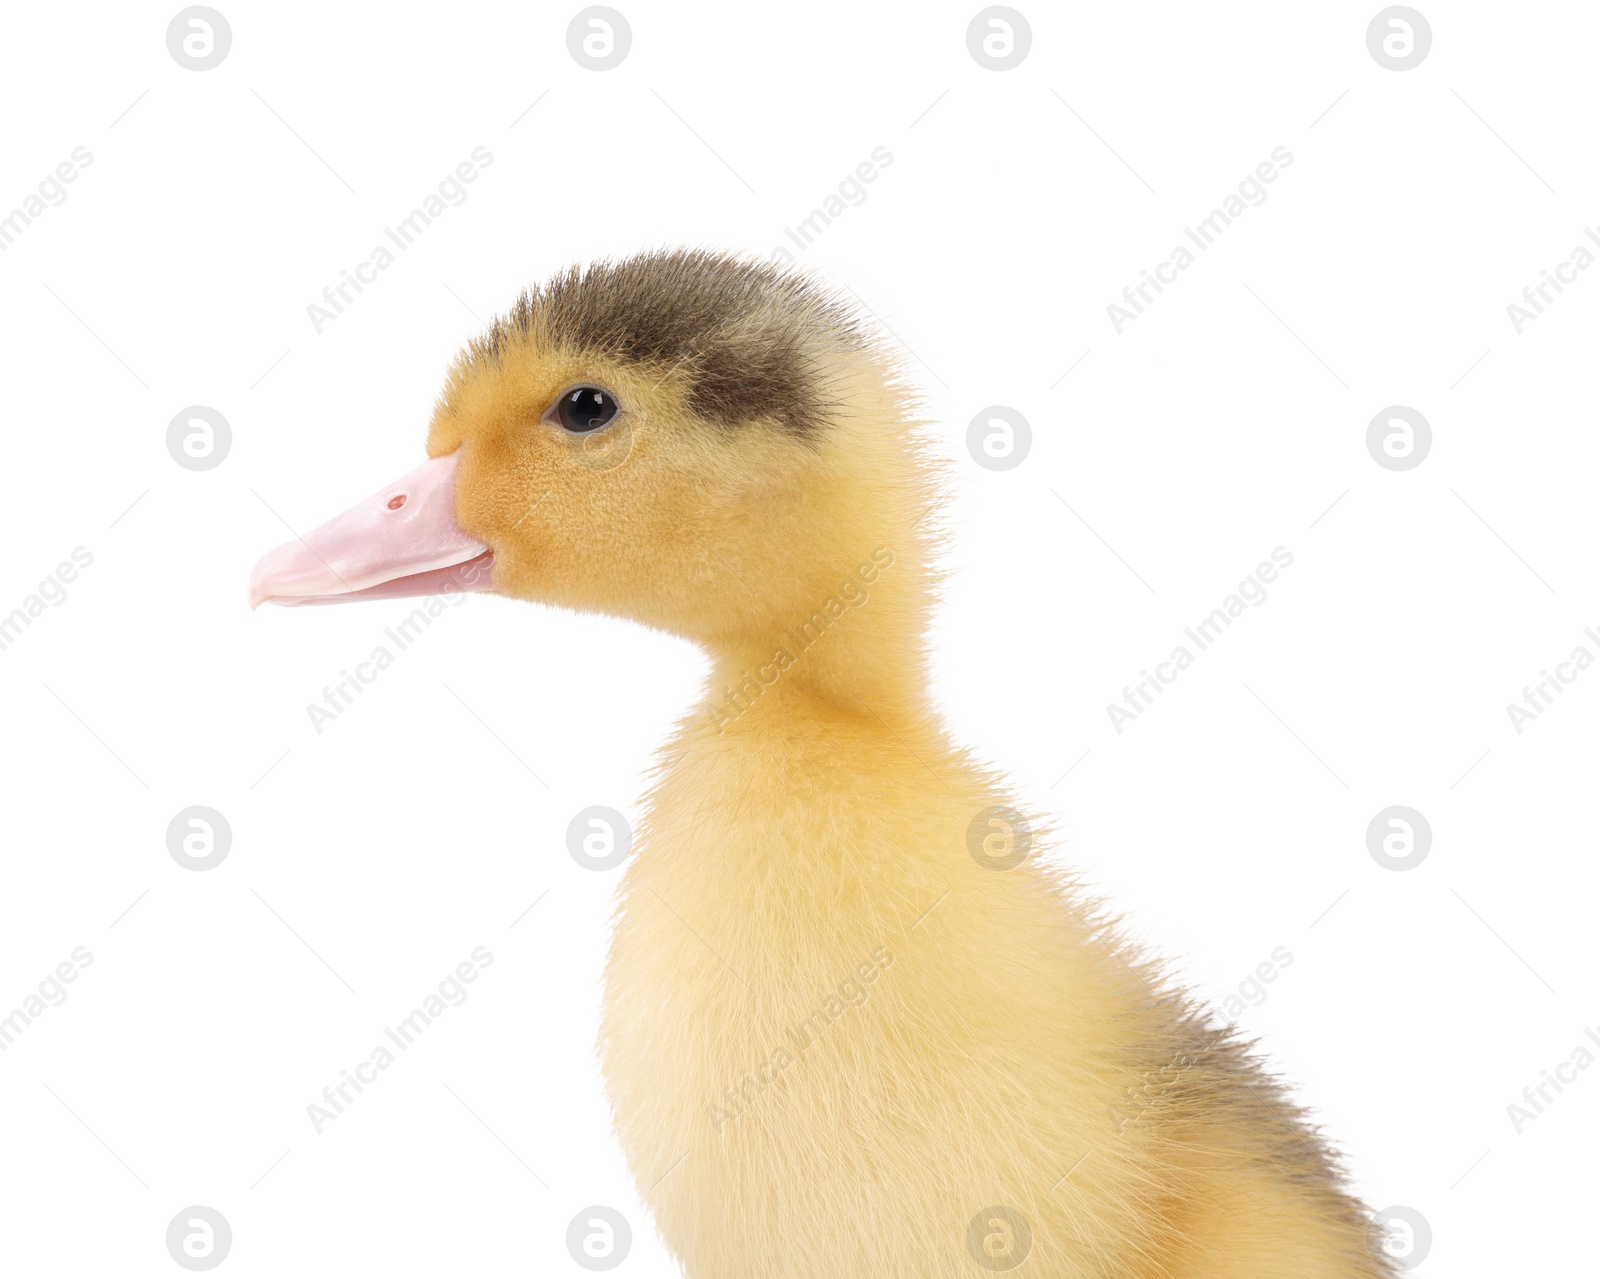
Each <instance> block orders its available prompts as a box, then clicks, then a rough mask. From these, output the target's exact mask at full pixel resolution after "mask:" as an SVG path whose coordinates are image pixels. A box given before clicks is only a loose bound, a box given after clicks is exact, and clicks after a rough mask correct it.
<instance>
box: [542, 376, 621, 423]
mask: <svg viewBox="0 0 1600 1279" xmlns="http://www.w3.org/2000/svg"><path fill="white" fill-rule="evenodd" d="M616 415H617V402H616V401H615V400H613V399H612V398H611V397H610V396H609V395H607V394H606V393H605V392H604V391H602V390H601V389H600V388H599V387H597V386H577V387H573V389H572V390H570V391H568V392H567V393H566V394H565V395H563V396H562V397H561V399H560V401H559V402H558V403H557V404H556V417H557V419H559V420H560V422H561V425H562V426H563V427H565V428H566V429H567V430H569V431H575V432H577V433H579V434H581V433H583V432H584V431H598V430H599V429H600V428H601V427H602V426H604V425H605V424H606V423H607V422H609V421H610V420H611V419H612V418H614V417H616Z"/></svg>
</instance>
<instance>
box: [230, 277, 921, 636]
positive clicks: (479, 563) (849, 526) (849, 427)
mask: <svg viewBox="0 0 1600 1279" xmlns="http://www.w3.org/2000/svg"><path fill="white" fill-rule="evenodd" d="M906 401H907V392H906V389H905V388H904V386H903V385H902V384H901V382H900V381H899V379H898V376H897V374H896V372H895V370H894V368H893V366H892V364H891V362H890V361H889V360H888V358H887V357H886V356H885V354H884V352H883V351H882V349H881V348H880V347H879V346H878V345H877V344H876V342H875V341H874V340H873V339H872V338H871V337H870V336H869V335H868V333H867V332H866V331H865V330H864V328H863V326H862V325H861V324H860V323H859V321H858V320H856V319H855V318H854V317H853V315H852V313H851V312H850V311H849V310H848V309H847V308H846V307H845V306H843V305H842V304H841V303H840V302H839V301H838V300H837V299H836V298H834V297H833V296H831V295H830V294H829V293H828V292H827V291H826V290H825V289H823V288H822V287H820V286H819V285H817V284H816V283H815V282H814V281H812V280H811V279H810V278H808V277H806V276H804V275H802V274H799V273H796V272H792V271H788V270H784V269H780V268H778V267H775V266H772V265H769V264H766V263H763V262H759V261H754V260H750V259H747V258H740V257H733V256H727V255H721V254H715V253H709V252H702V251H674V252H660V253H648V254H641V255H639V256H635V257H632V258H628V259H624V260H621V261H613V262H600V263H597V264H594V265H591V266H589V267H587V268H582V269H580V268H573V269H569V270H568V271H566V272H564V273H563V274H561V275H558V276H556V277H555V278H554V279H552V280H551V281H549V282H548V283H546V284H545V285H543V286H541V287H538V288H535V289H531V290H529V291H527V292H525V293H523V294H522V296H521V297H520V298H519V299H518V300H517V302H516V304H515V306H514V307H513V308H512V309H511V311H510V312H509V313H508V314H506V315H505V316H503V317H501V318H500V319H497V320H496V321H495V322H494V324H493V325H492V326H491V327H490V328H489V330H488V332H487V333H485V334H484V335H483V336H482V337H480V338H478V339H477V340H475V341H473V342H472V343H470V344H469V345H468V347H467V348H466V349H465V350H464V351H463V352H462V353H461V354H460V355H459V357H458V358H457V359H456V361H455V363H454V365H453V367H452V368H451V369H450V372H449V374H448V376H447V378H446V382H445V387H444V391H443V393H442V395H441V397H440V399H439V402H438V404H437V406H436V407H435V410H434V413H433V419H432V423H431V425H430V428H429V432H428V441H427V451H428V454H429V458H430V460H429V461H428V462H426V463H424V464H423V465H422V466H421V467H419V468H418V469H417V470H416V471H414V472H412V473H411V475H409V476H406V477H404V478H403V479H402V480H400V481H397V482H396V483H395V484H393V485H390V486H388V487H387V488H385V489H383V490H380V492H379V493H377V494H374V495H373V497H372V498H371V499H368V501H367V502H365V503H362V504H359V505H358V506H356V507H355V508H352V510H350V511H348V512H346V513H345V514H344V515H341V516H339V517H337V518H336V519H334V520H332V521H330V522H329V523H328V524H325V525H323V526H322V527H321V528H319V529H317V530H314V531H313V532H311V533H309V534H307V535H306V536H305V537H304V538H303V539H300V540H299V541H297V542H292V543H289V544H287V545H286V546H284V547H280V548H279V549H278V550H277V551H274V552H272V553H271V554H270V555H268V556H267V557H266V558H265V559H263V560H262V561H261V563H260V564H258V565H257V567H256V570H255V573H254V574H253V575H252V578H251V584H250V593H251V601H252V604H259V603H262V602H273V603H279V604H306V603H335V602H343V601H350V600H358V599H372V598H384V597H394V596H400V595H417V594H435V593H438V592H441V591H451V590H492V591H494V592H496V593H498V594H500V595H504V596H510V597H514V598H519V599H526V600H534V601H539V602H543V603H547V604H555V605H560V606H564V607H568V608H573V609H581V610H586V611H594V612H601V613H608V614H612V615H616V616H620V617H626V618H630V619H632V620H635V621H639V622H643V623H645V624H647V625H650V626H653V627H657V628H660V629H664V630H668V631H671V632H675V633H677V634H680V635H683V636H686V637H688V638H690V639H693V640H695V641H697V642H700V643H702V644H703V645H706V646H708V647H709V648H711V649H712V650H713V651H714V652H717V653H720V654H721V655H723V656H725V657H727V658H728V659H730V660H731V661H733V662H734V664H737V663H738V661H740V660H753V661H761V660H765V659H766V658H767V657H768V656H769V655H770V653H771V650H772V645H773V643H774V637H777V636H781V635H783V634H786V633H789V632H790V631H792V629H793V628H794V627H795V626H797V625H800V624H801V623H802V622H804V621H805V620H807V619H810V618H812V617H814V616H815V614H816V613H817V612H818V611H819V610H828V609H829V608H830V602H832V604H834V605H836V604H837V603H838V596H839V593H840V590H841V588H843V589H845V590H846V591H847V592H848V591H849V589H850V584H851V583H854V585H855V588H856V590H857V591H859V592H860V593H862V594H867V593H868V591H867V583H865V582H863V581H862V577H863V575H864V573H865V572H866V571H867V570H869V569H870V576H871V577H872V578H873V579H874V585H873V587H872V590H871V592H870V593H871V594H872V595H873V596H876V597H877V598H878V599H880V600H882V601H883V602H884V603H886V605H887V607H885V608H881V609H878V610H877V611H878V613H879V614H880V622H883V621H887V620H888V619H889V617H890V616H891V615H892V616H893V617H894V618H895V620H896V622H897V625H895V626H892V627H890V628H889V629H890V630H893V631H896V632H905V633H907V635H908V636H909V633H911V632H915V631H917V630H919V629H920V627H919V626H918V625H916V621H917V618H915V617H913V616H912V614H920V605H921V603H922V602H923V601H924V600H925V597H926V590H925V583H924V582H923V580H922V578H921V568H920V566H921V564H922V563H923V560H924V557H923V556H921V555H920V554H917V553H916V545H917V544H918V543H919V541H920V538H921V534H920V533H919V531H918V525H919V524H920V523H921V519H922V517H923V516H924V515H925V514H926V513H927V509H928V506H929V503H930V501H931V500H932V496H933V487H932V485H931V483H930V480H929V472H928V468H927V464H926V463H925V462H924V461H923V460H922V455H921V451H920V449H919V448H918V447H917V445H916V442H915V439H914V429H913V428H914V423H912V422H911V421H910V420H909V417H908V414H907V404H906ZM885 558H887V559H889V560H891V561H894V562H896V563H898V564H899V565H900V566H901V571H900V573H899V578H900V581H899V582H898V583H897V584H893V585H887V584H877V583H876V579H877V576H878V572H879V571H880V570H881V569H882V568H883V565H884V561H885ZM887 576H888V575H887V574H885V578H886V579H887ZM845 603H846V605H847V606H848V605H854V604H855V601H854V600H850V599H847V600H846V601H845ZM858 611H859V610H858ZM835 620H836V619H835ZM855 629H856V632H857V633H856V642H858V643H863V644H865V643H868V642H874V641H875V642H879V643H883V642H887V639H886V632H885V631H884V628H883V626H882V625H881V624H880V625H878V626H875V627H873V628H862V627H857V628H855ZM869 629H870V631H871V632H872V636H871V638H870V639H869V635H868V633H867V632H868V630H869ZM862 656H864V654H862Z"/></svg>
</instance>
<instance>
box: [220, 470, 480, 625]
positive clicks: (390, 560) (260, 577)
mask: <svg viewBox="0 0 1600 1279" xmlns="http://www.w3.org/2000/svg"><path fill="white" fill-rule="evenodd" d="M458 460H459V459H458V457H457V455H456V454H454V453H449V454H446V455H445V456H444V457H436V458H432V459H431V460H429V461H427V462H424V463H423V464H422V465H421V466H419V467H417V469H416V470H414V471H412V472H411V473H410V474H409V475H405V476H402V477H401V478H400V479H398V480H396V481H395V482H394V483H393V484H390V485H388V486H387V487H385V488H381V489H379V490H378V491H377V492H376V493H374V494H373V495H372V496H371V497H369V498H368V499H367V500H366V501H364V502H359V503H357V504H356V505H355V506H353V507H351V508H350V509H349V510H348V511H346V512H345V513H344V514H343V515H336V516H334V518H333V519H331V520H329V521H328V522H327V523H326V524H323V525H321V526H320V527H319V528H314V529H312V530H311V532H309V533H307V534H306V535H305V536H304V537H302V538H298V539H297V540H295V541H293V542H285V543H284V544H283V545H282V546H280V547H278V549H277V550H275V551H271V552H269V553H268V554H266V555H265V556H263V557H262V558H261V561H260V563H258V564H257V565H256V566H255V569H254V570H253V571H252V572H251V574H250V607H251V608H255V607H257V606H258V605H260V604H264V603H273V604H285V605H297V604H343V603H346V602H349V601H352V600H376V599H396V598H401V597H404V596H410V595H442V594H454V593H455V592H457V591H492V590H493V589H494V583H493V582H492V581H491V580H490V570H491V568H492V567H493V562H494V554H493V552H492V551H490V550H489V548H488V547H487V546H486V545H484V544H483V543H482V542H480V541H478V540H477V539H476V538H474V537H472V536H471V535H469V534H468V533H467V532H465V531H464V530H463V529H462V527H461V526H460V525H459V524H458V523H456V466H457V462H458Z"/></svg>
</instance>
